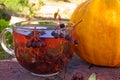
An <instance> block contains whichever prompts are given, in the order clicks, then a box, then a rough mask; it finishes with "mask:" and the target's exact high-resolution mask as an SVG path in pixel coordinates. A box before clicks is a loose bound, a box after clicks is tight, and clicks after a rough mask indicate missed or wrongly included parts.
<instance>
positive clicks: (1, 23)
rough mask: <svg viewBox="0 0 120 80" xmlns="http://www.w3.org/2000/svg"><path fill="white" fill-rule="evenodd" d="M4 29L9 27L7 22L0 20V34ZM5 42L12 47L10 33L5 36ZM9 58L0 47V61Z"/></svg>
mask: <svg viewBox="0 0 120 80" xmlns="http://www.w3.org/2000/svg"><path fill="white" fill-rule="evenodd" d="M6 27H11V26H10V25H9V21H6V20H4V19H0V32H2V30H3V29H5V28H6ZM6 40H7V44H11V46H12V36H11V34H10V33H7V34H6ZM11 46H10V47H11ZM9 57H10V55H9V54H8V53H6V52H5V51H4V50H3V48H2V47H1V46H0V59H5V58H9Z"/></svg>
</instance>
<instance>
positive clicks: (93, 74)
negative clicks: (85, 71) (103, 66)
mask: <svg viewBox="0 0 120 80" xmlns="http://www.w3.org/2000/svg"><path fill="white" fill-rule="evenodd" d="M88 80H97V79H96V74H95V73H92V74H91V75H90V76H89V78H88Z"/></svg>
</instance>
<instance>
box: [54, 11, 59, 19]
mask: <svg viewBox="0 0 120 80" xmlns="http://www.w3.org/2000/svg"><path fill="white" fill-rule="evenodd" d="M58 13H59V9H58V11H57V12H55V13H54V19H55V20H56V18H57V16H58Z"/></svg>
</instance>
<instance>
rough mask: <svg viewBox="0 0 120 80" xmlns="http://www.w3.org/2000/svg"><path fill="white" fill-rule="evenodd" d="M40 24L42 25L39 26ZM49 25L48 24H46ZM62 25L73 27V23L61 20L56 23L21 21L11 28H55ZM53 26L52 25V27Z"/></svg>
mask: <svg viewBox="0 0 120 80" xmlns="http://www.w3.org/2000/svg"><path fill="white" fill-rule="evenodd" d="M41 23H42V24H41ZM48 23H50V24H48ZM61 23H64V24H65V25H68V26H72V27H73V26H75V23H73V22H70V21H69V20H61V21H57V20H49V19H48V20H44V19H43V20H42V19H40V20H31V21H21V22H17V23H14V24H12V27H22V26H27V27H28V26H32V27H34V26H46V25H47V26H55V27H57V26H58V25H59V24H61ZM53 24H54V25H53Z"/></svg>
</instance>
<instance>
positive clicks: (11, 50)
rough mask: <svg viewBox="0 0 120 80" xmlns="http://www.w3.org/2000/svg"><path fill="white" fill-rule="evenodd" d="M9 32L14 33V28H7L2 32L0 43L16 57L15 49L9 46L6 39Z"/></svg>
mask: <svg viewBox="0 0 120 80" xmlns="http://www.w3.org/2000/svg"><path fill="white" fill-rule="evenodd" d="M7 32H10V33H11V34H12V32H13V31H12V29H11V28H5V29H4V30H3V31H2V32H1V34H0V44H1V46H2V48H3V49H4V50H5V51H6V52H7V53H8V54H10V55H12V56H13V57H15V54H14V50H13V49H11V48H9V47H7V44H6V39H5V34H6V33H7Z"/></svg>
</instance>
